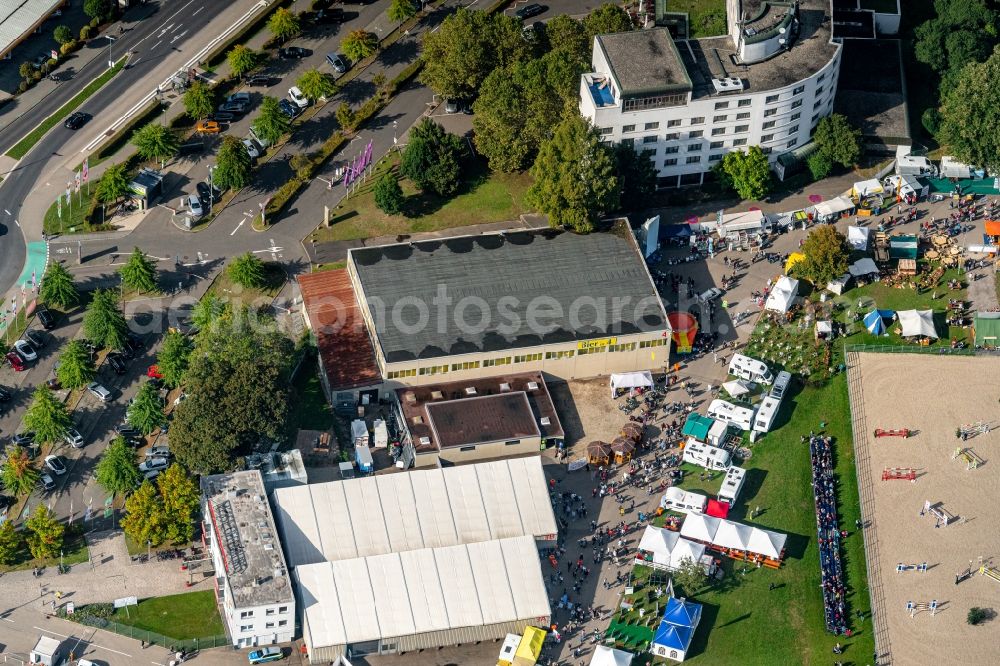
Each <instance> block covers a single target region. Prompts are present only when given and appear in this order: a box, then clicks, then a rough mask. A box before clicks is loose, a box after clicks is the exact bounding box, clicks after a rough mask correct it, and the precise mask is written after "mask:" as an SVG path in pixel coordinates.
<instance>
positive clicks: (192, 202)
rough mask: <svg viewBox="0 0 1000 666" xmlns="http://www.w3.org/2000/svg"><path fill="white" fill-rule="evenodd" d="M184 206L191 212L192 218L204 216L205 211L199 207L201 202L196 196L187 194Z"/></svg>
mask: <svg viewBox="0 0 1000 666" xmlns="http://www.w3.org/2000/svg"><path fill="white" fill-rule="evenodd" d="M184 204H185V205H186V206H187V207H188V210H189V211H191V216H192V217H201V216H202V215H204V214H205V209H204V208H202V207H201V200H200V199H198V195H197V194H189V195H187V196H186V197H184Z"/></svg>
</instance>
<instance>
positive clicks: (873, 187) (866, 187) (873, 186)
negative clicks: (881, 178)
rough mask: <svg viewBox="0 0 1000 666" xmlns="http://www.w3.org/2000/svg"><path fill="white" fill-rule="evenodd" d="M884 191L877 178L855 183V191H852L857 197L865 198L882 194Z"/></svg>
mask: <svg viewBox="0 0 1000 666" xmlns="http://www.w3.org/2000/svg"><path fill="white" fill-rule="evenodd" d="M884 191H885V190H884V189H883V187H882V183H880V182H878V180H877V179H875V178H869V179H868V180H861V181H858V182H856V183H854V189H853V190H851V193H852V194H853V195H854V196H856V197H861V198H864V197H867V196H868V195H871V194H882V192H884Z"/></svg>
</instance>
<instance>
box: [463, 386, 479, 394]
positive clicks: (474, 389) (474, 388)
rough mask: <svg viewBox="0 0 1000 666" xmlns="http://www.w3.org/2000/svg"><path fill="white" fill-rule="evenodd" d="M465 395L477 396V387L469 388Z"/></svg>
mask: <svg viewBox="0 0 1000 666" xmlns="http://www.w3.org/2000/svg"><path fill="white" fill-rule="evenodd" d="M465 395H476V387H475V386H470V387H469V388H467V389H465Z"/></svg>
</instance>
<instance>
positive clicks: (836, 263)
mask: <svg viewBox="0 0 1000 666" xmlns="http://www.w3.org/2000/svg"><path fill="white" fill-rule="evenodd" d="M801 251H802V254H804V255H805V256H806V258H805V259H803V260H802V261H801V262H799V263H798V264H796V265H795V272H796V274H798V275H800V276H802V277H804V278H805V279H807V280H809V281H810V282H812V283H813V285H815V286H816V287H823V286H825V285H826V284H827V283H829V282H830V280H832V279H834V278H835V277H839V276H841V275H843V274H844V273H846V272H847V260H848V257H850V254H851V249H850V247H848V245H847V238H846V237H845V236H844V234H842V233H840V232H839V231H837V229H836V227H834V226H832V225H826V224H824V225H822V226H819V227H816V228H815V229H813V230H812V231H810V232H809V235H808V236H806V240H805V242H804V243H803V244H802V250H801Z"/></svg>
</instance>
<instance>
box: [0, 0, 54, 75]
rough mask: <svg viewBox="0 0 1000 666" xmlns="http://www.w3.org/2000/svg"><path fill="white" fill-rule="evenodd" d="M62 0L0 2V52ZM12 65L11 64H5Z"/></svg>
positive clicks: (11, 0)
mask: <svg viewBox="0 0 1000 666" xmlns="http://www.w3.org/2000/svg"><path fill="white" fill-rule="evenodd" d="M63 1H64V0H5V1H4V2H0V53H6V52H7V51H8V50H10V48H11V47H12V46H14V45H15V44H16V43H17V42H18V41H20V40H21V38H22V37H24V35H25V33H27V32H29V31H31V30H33V29H34V26H35V25H36V24H37V23H38V22H40V21H42V20H43V19H44V18H45V17H46V16H48V15H49V14H51V13H52V12H53V11H54V10H55V8H56V7H58V6H59V5H61V4H62V3H63ZM7 66H8V67H13V65H7Z"/></svg>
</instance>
